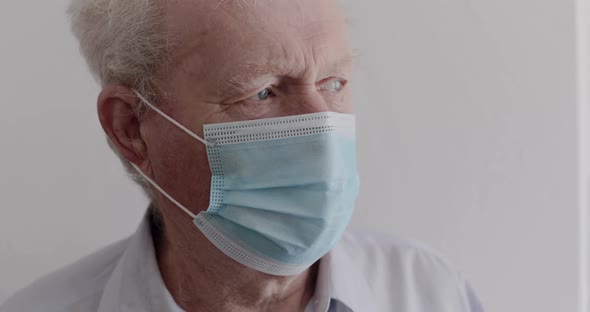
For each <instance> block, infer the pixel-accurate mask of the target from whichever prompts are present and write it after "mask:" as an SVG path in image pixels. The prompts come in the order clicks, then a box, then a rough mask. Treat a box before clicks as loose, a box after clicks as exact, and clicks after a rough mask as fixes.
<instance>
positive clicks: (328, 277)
mask: <svg viewBox="0 0 590 312" xmlns="http://www.w3.org/2000/svg"><path fill="white" fill-rule="evenodd" d="M352 252H353V251H351V250H346V248H345V246H344V244H342V243H340V244H337V245H336V247H335V248H334V249H332V251H330V252H329V253H328V254H327V255H326V256H324V257H323V258H322V259H321V260H320V268H319V271H318V281H317V283H316V291H315V294H314V296H313V298H312V303H311V306H312V307H313V311H314V312H325V311H327V309H328V307H329V304H330V302H331V300H333V299H334V300H338V301H340V302H341V303H343V304H344V305H346V306H347V307H348V308H350V310H352V311H354V312H358V311H376V309H375V308H374V306H373V303H374V302H375V301H374V300H373V298H372V293H371V288H370V284H369V283H368V281H367V280H366V278H365V276H364V275H363V274H362V272H361V271H359V266H358V265H355V264H354V261H353V259H354V255H353V254H352ZM113 311H129V312H132V311H133V312H135V311H138V312H139V311H147V312H152V311H153V312H156V311H157V312H182V311H183V310H182V309H181V308H180V307H179V306H178V305H177V304H176V302H175V301H174V299H173V298H172V295H171V294H170V292H169V291H168V289H167V288H166V286H165V284H164V281H163V279H162V276H161V274H160V271H159V267H158V263H157V260H156V253H155V250H154V245H153V241H152V235H151V231H150V222H149V219H148V217H147V216H146V217H144V218H143V220H142V222H141V224H140V226H139V228H138V229H137V231H136V233H135V234H134V235H132V236H131V238H130V239H129V242H128V246H127V249H126V250H125V252H124V254H123V255H122V257H121V258H120V259H119V263H118V264H117V266H116V268H115V270H114V271H113V273H112V275H111V277H110V279H109V281H108V282H107V284H106V286H105V289H104V293H103V295H102V298H101V302H100V305H99V308H98V312H113Z"/></svg>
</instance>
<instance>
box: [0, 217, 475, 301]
mask: <svg viewBox="0 0 590 312" xmlns="http://www.w3.org/2000/svg"><path fill="white" fill-rule="evenodd" d="M195 230H196V229H195ZM90 311H92V312H180V311H182V309H181V308H180V307H178V305H177V304H176V302H175V301H174V299H173V298H172V296H171V295H170V293H169V292H168V290H167V289H166V286H165V284H164V282H163V280H162V277H161V275H160V272H159V270H158V264H157V262H156V256H155V252H154V247H153V243H152V237H151V234H150V229H149V221H148V220H147V218H144V220H143V221H142V223H141V225H140V226H139V228H138V230H137V232H136V233H135V234H133V235H132V236H131V237H129V238H128V239H125V240H123V241H120V242H118V243H115V244H113V245H111V246H109V247H107V248H105V249H102V250H100V251H98V252H96V253H94V254H92V255H90V256H88V257H86V258H84V259H82V260H80V261H78V262H76V263H74V264H71V265H69V266H67V267H65V268H63V269H61V270H59V271H57V272H55V273H52V274H50V275H48V276H46V277H44V278H42V279H40V280H38V281H37V282H35V283H33V284H32V285H30V286H29V287H27V288H25V289H23V290H21V291H20V292H18V293H17V294H16V295H15V296H13V297H12V298H10V299H9V300H8V301H6V302H5V303H4V304H3V305H1V306H0V312H90ZM326 311H329V312H350V311H352V312H373V311H375V312H381V311H383V312H386V311H392V312H393V311H395V312H481V311H483V309H482V308H481V305H480V303H479V301H478V299H477V297H476V296H475V294H474V292H473V291H472V289H471V288H470V287H469V285H468V283H467V282H466V281H465V280H464V279H463V278H462V277H461V276H460V275H459V274H458V273H457V272H455V271H454V270H453V269H451V268H450V267H449V266H448V265H447V264H446V262H445V261H444V260H442V259H441V258H440V257H439V256H437V255H436V254H435V253H433V252H432V251H430V250H428V249H427V248H425V247H422V246H419V245H417V244H415V243H409V242H404V241H400V240H394V239H390V238H387V237H383V236H377V235H372V234H368V233H364V232H352V231H349V232H347V233H346V234H345V235H344V237H343V238H342V240H341V241H340V242H339V243H338V245H337V246H336V247H335V248H334V249H333V250H332V251H331V252H330V253H328V254H327V255H326V256H325V257H324V258H322V259H321V261H320V268H319V273H318V280H317V283H316V290H315V295H314V296H313V298H312V300H311V301H310V303H309V305H308V307H307V309H306V312H326Z"/></svg>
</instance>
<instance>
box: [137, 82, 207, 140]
mask: <svg viewBox="0 0 590 312" xmlns="http://www.w3.org/2000/svg"><path fill="white" fill-rule="evenodd" d="M133 92H134V93H135V95H136V96H137V97H138V98H139V99H140V100H141V101H142V102H143V103H144V104H145V105H147V106H149V108H151V109H153V110H154V111H155V112H156V113H158V114H160V115H161V116H162V117H164V118H166V119H167V120H168V121H169V122H171V123H172V124H174V125H175V126H177V127H178V128H180V130H182V131H184V132H186V134H188V135H190V136H191V137H193V138H194V139H196V140H197V141H199V142H201V143H203V144H205V145H207V146H209V145H211V146H212V145H215V144H214V143H211V142H208V141H206V140H205V139H203V138H201V137H200V136H198V135H197V134H196V133H194V132H192V131H191V130H189V129H188V128H187V127H185V126H183V125H182V124H181V123H179V122H178V121H176V120H174V119H173V118H172V117H170V116H168V115H167V114H166V113H164V112H163V111H161V110H160V109H159V108H157V107H156V106H155V105H153V104H152V103H150V101H148V100H147V99H146V98H145V97H143V95H141V94H140V93H139V92H137V91H136V90H133Z"/></svg>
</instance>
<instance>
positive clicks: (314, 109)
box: [285, 90, 330, 115]
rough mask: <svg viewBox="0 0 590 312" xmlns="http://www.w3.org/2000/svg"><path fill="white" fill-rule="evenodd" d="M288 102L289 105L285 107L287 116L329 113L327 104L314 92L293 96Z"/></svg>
mask: <svg viewBox="0 0 590 312" xmlns="http://www.w3.org/2000/svg"><path fill="white" fill-rule="evenodd" d="M288 101H289V103H287V105H285V106H286V110H287V111H286V113H287V114H288V115H305V114H313V113H322V112H327V111H330V108H329V105H328V103H326V100H325V99H324V97H322V95H321V94H320V93H319V92H318V91H316V90H314V91H311V92H306V93H304V94H298V95H293V96H291V97H290V98H289V99H288Z"/></svg>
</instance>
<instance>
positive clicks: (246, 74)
mask: <svg viewBox="0 0 590 312" xmlns="http://www.w3.org/2000/svg"><path fill="white" fill-rule="evenodd" d="M276 73H278V71H277V70H276V68H275V67H274V66H272V65H271V64H256V63H246V64H244V65H241V66H239V67H238V69H236V70H233V71H231V72H229V73H228V74H226V75H225V76H224V77H223V78H221V79H220V80H219V81H218V83H217V94H218V95H220V96H221V95H226V94H228V93H232V92H234V91H235V90H238V91H245V90H243V89H244V86H246V85H248V84H253V83H254V82H256V81H260V80H262V79H268V78H270V76H271V75H273V74H276Z"/></svg>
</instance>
